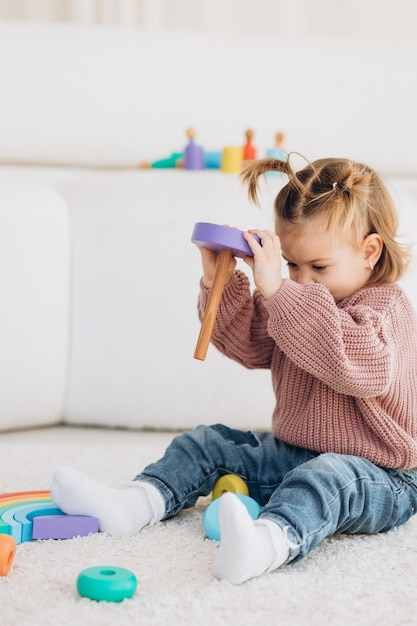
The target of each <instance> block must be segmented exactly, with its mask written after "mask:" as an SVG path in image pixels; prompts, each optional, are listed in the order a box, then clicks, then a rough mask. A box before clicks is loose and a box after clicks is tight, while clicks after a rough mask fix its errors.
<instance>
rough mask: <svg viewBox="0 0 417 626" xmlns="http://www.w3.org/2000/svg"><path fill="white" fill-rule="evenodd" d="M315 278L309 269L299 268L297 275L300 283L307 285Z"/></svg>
mask: <svg viewBox="0 0 417 626" xmlns="http://www.w3.org/2000/svg"><path fill="white" fill-rule="evenodd" d="M312 282H313V278H312V276H311V274H310V272H309V270H308V269H305V270H304V269H299V271H298V276H297V283H300V285H306V284H307V283H312Z"/></svg>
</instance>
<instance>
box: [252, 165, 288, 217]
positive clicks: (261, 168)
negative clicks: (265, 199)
mask: <svg viewBox="0 0 417 626" xmlns="http://www.w3.org/2000/svg"><path fill="white" fill-rule="evenodd" d="M267 172H281V173H283V174H287V175H288V176H291V175H292V170H291V167H290V165H289V163H288V161H281V160H280V159H274V158H267V159H259V160H257V161H249V163H248V164H247V165H245V166H244V168H243V170H242V172H241V174H240V177H241V179H242V182H243V183H244V184H245V185H247V187H248V195H249V198H250V200H251V201H252V202H253V203H254V204H257V205H258V206H259V198H258V187H259V181H258V179H259V177H260V176H262V174H266V173H267Z"/></svg>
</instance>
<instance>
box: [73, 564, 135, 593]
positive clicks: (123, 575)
mask: <svg viewBox="0 0 417 626" xmlns="http://www.w3.org/2000/svg"><path fill="white" fill-rule="evenodd" d="M137 584H138V582H137V579H136V576H135V575H134V573H133V572H131V571H130V570H128V569H124V568H123V567H113V566H107V565H103V566H101V567H89V568H87V569H85V570H83V571H82V572H81V573H80V574H79V575H78V578H77V590H78V593H79V594H80V596H83V597H84V598H90V600H97V601H101V600H105V601H106V602H121V601H122V600H125V599H126V598H131V597H132V596H133V594H134V593H135V591H136V588H137Z"/></svg>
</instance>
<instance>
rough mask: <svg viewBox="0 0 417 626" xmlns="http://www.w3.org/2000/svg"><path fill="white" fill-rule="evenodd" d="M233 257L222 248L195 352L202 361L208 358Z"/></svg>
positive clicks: (195, 355)
mask: <svg viewBox="0 0 417 626" xmlns="http://www.w3.org/2000/svg"><path fill="white" fill-rule="evenodd" d="M231 258H232V253H231V252H229V251H228V250H222V252H220V253H219V255H218V257H217V263H216V271H215V273H214V279H213V285H212V287H211V291H210V295H209V298H208V301H207V307H206V311H205V313H204V317H203V321H202V322H201V329H200V334H199V336H198V339H197V345H196V348H195V352H194V358H195V359H199V360H200V361H204V359H205V358H206V354H207V350H208V347H209V343H210V339H211V335H212V333H213V328H214V324H215V323H216V316H217V311H218V310H219V306H220V300H221V299H222V294H223V289H224V286H225V284H226V278H227V272H228V270H229V264H230V260H231Z"/></svg>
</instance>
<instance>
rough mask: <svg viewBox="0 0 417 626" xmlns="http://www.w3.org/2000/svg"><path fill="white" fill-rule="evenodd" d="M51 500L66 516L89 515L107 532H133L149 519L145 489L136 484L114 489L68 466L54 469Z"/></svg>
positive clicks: (126, 533) (124, 533)
mask: <svg viewBox="0 0 417 626" xmlns="http://www.w3.org/2000/svg"><path fill="white" fill-rule="evenodd" d="M51 494H52V500H53V501H54V503H55V504H56V506H57V507H58V508H60V509H61V510H62V511H64V513H67V515H89V516H91V517H97V518H98V520H99V530H101V531H103V532H106V533H108V534H109V535H119V536H120V535H135V534H136V533H137V532H139V530H141V529H142V528H143V527H144V526H146V525H147V524H149V523H150V522H151V520H152V518H153V511H152V507H151V505H150V502H149V499H148V496H147V493H146V491H145V490H144V489H143V488H141V487H140V486H139V485H135V486H132V487H127V488H126V489H114V488H112V487H108V486H107V485H103V484H101V483H99V482H96V481H94V480H92V479H91V478H88V476H85V475H84V474H81V473H80V472H78V471H77V470H75V469H73V468H71V467H60V468H58V469H57V470H56V471H55V474H54V477H53V481H52V485H51Z"/></svg>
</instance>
